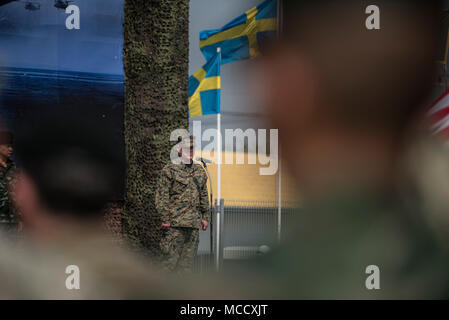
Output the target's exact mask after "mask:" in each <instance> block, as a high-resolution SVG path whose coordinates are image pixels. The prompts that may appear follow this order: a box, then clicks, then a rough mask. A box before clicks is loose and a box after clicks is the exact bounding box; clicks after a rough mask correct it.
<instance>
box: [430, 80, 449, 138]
mask: <svg viewBox="0 0 449 320" xmlns="http://www.w3.org/2000/svg"><path fill="white" fill-rule="evenodd" d="M428 116H429V117H430V123H431V127H430V129H431V131H432V134H435V135H437V136H440V137H441V138H443V139H444V140H445V141H448V142H449V88H448V89H447V90H446V91H445V92H444V93H443V94H442V95H441V96H440V97H439V98H438V99H437V100H436V101H435V102H434V103H433V105H432V106H431V107H430V109H429V111H428Z"/></svg>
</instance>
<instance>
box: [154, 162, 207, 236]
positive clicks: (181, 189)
mask: <svg viewBox="0 0 449 320" xmlns="http://www.w3.org/2000/svg"><path fill="white" fill-rule="evenodd" d="M156 208H157V210H158V212H159V214H160V215H161V220H162V222H163V223H170V225H171V226H173V227H190V228H199V227H200V224H201V222H200V221H201V219H203V220H207V221H209V220H210V208H209V198H208V193H207V175H206V172H205V171H204V169H203V168H202V167H201V165H199V164H195V163H194V164H191V165H186V164H183V163H181V164H173V163H169V164H167V165H166V166H165V167H164V168H163V169H162V172H161V175H160V178H159V181H158V186H157V191H156Z"/></svg>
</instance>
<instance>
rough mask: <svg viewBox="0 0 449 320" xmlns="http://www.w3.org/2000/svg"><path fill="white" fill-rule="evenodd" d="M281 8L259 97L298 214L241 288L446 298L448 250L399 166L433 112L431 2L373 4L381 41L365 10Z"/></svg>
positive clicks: (265, 292) (327, 0) (259, 293)
mask: <svg viewBox="0 0 449 320" xmlns="http://www.w3.org/2000/svg"><path fill="white" fill-rule="evenodd" d="M283 3H284V5H285V7H284V26H283V32H282V35H281V37H280V39H279V43H277V44H276V45H274V46H272V47H271V50H270V49H268V48H267V51H266V55H265V57H263V58H262V59H261V60H260V65H259V67H260V68H261V73H262V74H261V76H260V77H259V79H262V81H264V83H262V88H261V90H260V92H259V94H262V101H263V102H265V103H266V105H267V107H268V111H269V117H268V120H269V121H271V124H272V127H275V128H279V137H280V141H281V145H282V156H283V157H284V158H285V160H286V162H287V164H288V166H289V169H290V171H291V172H292V174H293V175H294V177H295V179H296V182H297V183H298V185H299V186H300V191H301V192H302V197H301V198H302V199H304V201H303V205H304V208H303V209H301V210H300V211H299V212H298V214H297V216H296V221H295V222H294V223H290V225H287V226H285V229H288V234H289V238H288V240H286V241H285V243H284V244H282V245H281V246H280V247H279V248H278V249H277V250H273V251H272V252H271V253H270V254H268V255H266V256H265V257H263V258H261V259H257V260H256V261H253V262H252V263H251V265H250V266H249V267H248V268H247V269H243V271H242V272H243V273H242V274H241V276H242V278H243V279H245V280H244V281H243V283H245V286H246V287H249V286H251V287H252V288H253V290H254V291H253V294H252V296H253V297H257V298H261V297H263V298H307V299H309V298H310V299H315V298H320V299H323V298H324V299H348V298H349V299H377V298H386V299H402V298H448V297H449V271H448V270H449V255H448V246H447V243H443V242H439V241H438V239H437V237H436V235H435V233H434V232H433V230H432V229H431V228H430V226H429V223H428V221H427V218H426V216H427V212H424V211H423V210H422V208H423V206H422V205H421V199H420V197H419V195H418V194H416V192H414V186H413V185H412V183H411V181H410V180H409V178H408V177H407V175H406V171H407V170H406V161H405V160H404V158H405V157H406V150H407V148H408V146H409V145H411V144H413V142H414V138H413V137H415V136H417V135H419V134H420V131H421V130H422V128H420V126H419V125H418V123H420V122H422V121H420V119H422V118H423V117H424V112H425V110H426V106H428V105H430V102H431V101H432V100H431V98H430V97H429V94H430V93H431V90H432V85H433V83H434V79H435V73H436V63H435V62H436V60H437V59H436V51H437V50H436V48H437V45H438V36H439V29H438V21H439V15H438V13H439V9H440V8H439V4H438V2H437V1H413V0H409V1H405V0H396V1H382V0H381V1H376V2H375V4H376V5H377V6H379V8H380V26H381V29H380V30H368V29H367V28H366V27H365V20H366V18H367V17H368V14H365V8H366V7H367V6H368V5H370V4H372V3H371V2H366V1H351V0H344V1H331V0H314V1H294V0H293V1H292V0H285V1H283ZM445 179H449V177H445ZM285 229H284V230H285ZM372 265H374V266H376V267H378V268H379V271H380V272H379V274H378V275H379V277H378V279H379V280H380V281H379V282H378V283H377V284H378V285H379V288H378V289H375V288H376V287H377V284H376V281H375V280H374V279H373V278H369V276H370V275H372V274H373V271H372V270H373V269H370V268H368V267H369V266H372ZM370 270H371V271H370ZM228 271H230V272H234V273H233V276H232V277H236V274H237V273H238V272H240V271H241V270H228ZM366 284H368V287H370V286H373V285H374V289H371V290H369V289H368V288H367V286H366ZM371 288H372V287H371Z"/></svg>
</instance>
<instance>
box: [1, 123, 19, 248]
mask: <svg viewBox="0 0 449 320" xmlns="http://www.w3.org/2000/svg"><path fill="white" fill-rule="evenodd" d="M12 144H13V135H12V133H11V132H9V131H0V228H1V231H2V232H4V233H5V234H7V235H8V236H9V237H10V239H11V240H14V239H15V238H16V235H17V232H18V217H17V214H16V212H15V210H14V206H13V205H12V203H11V198H12V197H11V193H10V191H11V188H12V185H13V182H14V179H13V178H14V172H15V168H16V165H15V163H14V161H13V160H12V159H11V156H12V152H13V147H12Z"/></svg>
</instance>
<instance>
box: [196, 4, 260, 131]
mask: <svg viewBox="0 0 449 320" xmlns="http://www.w3.org/2000/svg"><path fill="white" fill-rule="evenodd" d="M262 1H263V0H226V1H224V0H191V1H190V31H189V34H190V39H189V40H190V54H189V58H190V64H189V74H193V73H194V72H195V71H196V70H198V69H199V68H201V67H202V66H203V65H204V64H205V63H206V61H205V59H204V57H203V54H202V53H201V51H200V49H199V33H200V31H202V30H206V29H217V28H221V27H222V26H224V25H225V24H226V23H228V22H230V21H231V20H232V19H234V18H236V17H237V16H239V15H241V14H242V13H244V12H245V11H247V10H248V9H251V8H252V7H254V6H256V5H258V4H260V3H261V2H262ZM253 65H254V61H253V60H244V61H237V62H231V63H228V64H225V65H223V66H222V68H221V110H222V126H223V129H225V128H242V129H246V128H259V127H264V125H263V124H262V123H261V121H260V117H259V116H257V115H256V114H261V113H262V110H261V109H260V107H259V106H258V105H257V103H256V100H255V99H254V97H253V94H252V92H251V89H250V88H251V85H250V81H251V71H250V69H251V66H253ZM193 120H202V127H203V129H206V128H210V127H216V116H215V115H212V116H205V117H198V118H193Z"/></svg>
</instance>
